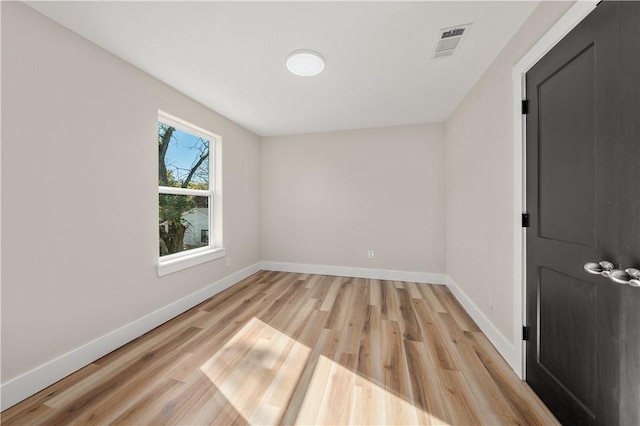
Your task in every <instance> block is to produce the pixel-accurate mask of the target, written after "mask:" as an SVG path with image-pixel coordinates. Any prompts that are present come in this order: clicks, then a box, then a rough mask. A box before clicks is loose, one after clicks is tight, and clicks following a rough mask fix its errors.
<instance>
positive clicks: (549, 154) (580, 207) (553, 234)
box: [538, 45, 596, 247]
mask: <svg viewBox="0 0 640 426" xmlns="http://www.w3.org/2000/svg"><path fill="white" fill-rule="evenodd" d="M595 92H596V91H595V48H594V46H593V45H590V46H588V47H587V48H586V49H585V50H583V51H582V52H580V53H579V54H578V55H577V56H575V57H573V58H570V60H569V61H568V62H567V63H566V64H562V65H561V66H560V68H559V70H558V71H556V72H555V73H554V74H552V75H551V76H549V77H548V78H547V79H546V80H545V81H543V82H541V83H540V84H539V85H538V105H539V107H538V111H539V114H538V117H539V124H538V128H539V136H538V138H539V140H538V150H539V155H540V156H541V157H543V158H544V159H545V161H544V162H540V166H539V173H538V180H539V188H540V189H539V194H540V197H539V203H540V204H539V207H538V212H539V225H540V236H541V237H543V238H549V239H553V240H560V241H566V242H570V243H574V244H582V245H586V246H589V247H595V185H594V184H595V172H596V170H595V140H594V136H595V132H594V129H593V127H592V126H593V124H594V118H595V110H594V106H595ZM567 164H571V167H567Z"/></svg>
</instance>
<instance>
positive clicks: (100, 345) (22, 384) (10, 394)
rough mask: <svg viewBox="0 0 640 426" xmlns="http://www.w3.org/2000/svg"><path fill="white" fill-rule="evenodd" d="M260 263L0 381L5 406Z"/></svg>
mask: <svg viewBox="0 0 640 426" xmlns="http://www.w3.org/2000/svg"><path fill="white" fill-rule="evenodd" d="M260 266H261V265H260V263H256V264H254V265H251V266H249V267H247V268H245V269H242V270H240V271H238V272H236V273H234V274H232V275H229V276H228V277H225V278H223V279H221V280H219V281H217V282H215V283H213V284H211V285H208V286H207V287H205V288H203V289H201V290H198V291H196V292H194V293H191V294H190V295H188V296H186V297H183V298H182V299H180V300H177V301H175V302H172V303H170V304H168V305H166V306H164V307H162V308H160V309H158V310H156V311H154V312H151V313H150V314H147V315H145V316H143V317H142V318H139V319H137V320H135V321H133V322H130V323H129V324H126V325H124V326H122V327H120V328H119V329H117V330H114V331H112V332H110V333H108V334H106V335H104V336H102V337H99V338H97V339H95V340H93V341H91V342H89V343H87V344H85V345H83V346H80V347H79V348H76V349H74V350H72V351H70V352H67V353H66V354H64V355H61V356H60V357H58V358H56V359H53V360H51V361H49V362H47V363H45V364H43V365H41V366H39V367H36V368H34V369H33V370H31V371H28V372H26V373H24V374H22V375H20V376H18V377H16V378H14V379H11V380H9V381H7V382H6V383H2V385H0V395H2V396H1V398H0V400H1V404H0V405H1V410H5V409H7V408H9V407H11V406H12V405H15V404H17V403H18V402H20V401H22V400H23V399H25V398H27V397H29V396H31V395H33V394H35V393H37V392H39V391H41V390H42V389H44V388H46V387H47V386H50V385H52V384H53V383H55V382H57V381H58V380H60V379H62V378H64V377H66V376H68V375H69V374H71V373H73V372H74V371H77V370H79V369H80V368H82V367H84V366H86V365H88V364H90V363H92V362H94V361H95V360H97V359H99V358H100V357H102V356H104V355H106V354H108V353H109V352H111V351H113V350H115V349H117V348H119V347H121V346H122V345H124V344H126V343H129V342H130V341H132V340H134V339H135V338H137V337H139V336H142V335H143V334H144V333H146V332H148V331H150V330H153V329H154V328H155V327H157V326H159V325H161V324H163V323H165V322H167V321H169V320H170V319H172V318H175V317H176V316H178V315H180V314H181V313H183V312H185V311H187V310H189V309H191V308H192V307H194V306H196V305H197V304H199V303H201V302H203V301H205V300H207V299H208V298H209V297H211V296H213V295H215V294H217V293H219V292H221V291H222V290H225V289H227V288H229V287H231V286H232V285H234V284H236V283H237V282H239V281H242V280H243V279H245V278H247V277H249V276H251V275H253V274H255V273H256V272H258V271H259V270H260V269H261V268H260Z"/></svg>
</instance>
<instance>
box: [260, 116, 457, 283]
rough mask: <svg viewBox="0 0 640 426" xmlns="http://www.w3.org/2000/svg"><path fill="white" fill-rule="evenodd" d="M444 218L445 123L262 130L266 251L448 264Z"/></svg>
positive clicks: (275, 255)
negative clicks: (274, 133) (277, 133)
mask: <svg viewBox="0 0 640 426" xmlns="http://www.w3.org/2000/svg"><path fill="white" fill-rule="evenodd" d="M444 223H445V220H444V125H443V124H442V123H437V124H424V125H414V126H399V127H385V128H376V129H365V130H353V131H338V132H328V133H314V134H307V135H296V136H281V137H268V138H264V139H263V142H262V259H263V260H266V261H275V262H289V263H302V264H319V265H332V266H346V267H360V268H375V269H390V270H400V271H415V272H429V273H444V271H445V250H444V246H445V234H444V231H445V229H444ZM371 249H373V250H374V252H375V259H374V260H368V259H367V251H368V250H371Z"/></svg>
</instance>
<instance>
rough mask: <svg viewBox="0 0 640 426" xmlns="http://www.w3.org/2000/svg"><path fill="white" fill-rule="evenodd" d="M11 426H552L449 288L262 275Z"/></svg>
mask: <svg viewBox="0 0 640 426" xmlns="http://www.w3.org/2000/svg"><path fill="white" fill-rule="evenodd" d="M1 420H2V424H6V425H14V424H20V425H23V424H47V425H59V424H71V423H74V424H118V425H140V424H189V425H196V424H212V423H213V424H244V423H250V424H261V425H270V424H278V423H284V424H292V423H297V424H334V425H337V424H340V425H342V424H451V425H453V424H460V425H471V424H474V425H475V424H486V425H497V424H545V425H546V424H557V421H556V420H555V418H554V417H553V416H552V415H551V414H550V413H549V412H548V410H547V409H546V407H545V406H544V405H543V404H542V403H541V402H540V401H539V399H538V398H537V397H536V396H535V394H534V393H533V392H532V391H531V389H530V388H529V387H528V386H527V385H526V384H525V383H523V382H521V381H520V380H519V379H518V378H517V376H516V375H515V373H514V372H513V371H512V370H510V368H509V367H508V365H507V364H506V362H505V361H504V360H503V359H502V358H501V357H500V355H499V354H498V353H497V352H496V350H495V349H494V348H493V346H492V345H491V344H490V343H489V341H488V340H487V338H486V337H485V336H484V335H483V334H482V333H481V332H480V331H479V329H478V327H477V326H476V324H475V323H474V322H473V321H472V320H471V318H470V317H469V316H468V315H467V314H466V313H465V312H464V310H463V309H462V307H461V306H460V305H459V304H458V302H457V301H456V300H455V298H454V297H453V296H452V294H451V293H450V292H449V290H448V289H447V288H446V287H444V286H437V285H427V284H416V283H411V282H399V281H378V280H369V279H358V278H345V277H331V276H323V275H305V274H293V273H284V272H267V271H262V272H259V273H257V274H255V275H253V276H251V277H249V278H247V279H246V280H244V281H242V282H240V283H238V284H236V285H235V286H233V287H231V288H230V289H228V290H226V291H224V292H222V293H220V294H219V295H216V296H214V297H213V298H211V299H209V300H207V301H205V302H203V303H201V304H200V305H198V306H196V307H195V308H193V309H191V310H190V311H188V312H185V313H184V314H182V315H180V316H179V317H177V318H175V319H173V320H171V321H169V322H167V323H165V324H163V325H162V326H160V327H158V328H156V329H155V330H153V331H151V332H149V333H147V334H145V335H144V336H142V337H140V338H138V339H136V340H135V341H133V342H131V343H130V344H128V345H126V346H123V347H122V348H120V349H118V350H117V351H114V352H112V353H111V354H109V355H107V356H105V357H103V358H101V359H99V360H97V361H96V362H94V363H93V364H90V365H88V366H86V367H85V368H83V369H82V370H80V371H78V372H76V373H74V374H72V375H70V376H68V377H67V378H65V379H63V380H61V381H60V382H58V383H56V384H54V385H52V386H50V387H49V388H47V389H45V390H43V391H41V392H40V393H38V394H36V395H34V396H32V397H31V398H29V399H27V400H25V401H23V402H21V403H20V404H18V405H16V406H14V407H12V408H9V409H8V410H6V411H5V412H3V413H2V418H1Z"/></svg>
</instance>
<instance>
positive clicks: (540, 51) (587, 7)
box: [512, 0, 598, 380]
mask: <svg viewBox="0 0 640 426" xmlns="http://www.w3.org/2000/svg"><path fill="white" fill-rule="evenodd" d="M597 4H598V1H597V0H583V1H576V3H575V4H574V5H573V6H572V7H571V9H569V10H568V11H567V12H566V13H565V14H564V15H563V16H562V17H561V18H560V19H559V20H558V22H556V23H555V25H554V26H553V27H551V29H550V30H549V31H548V32H547V33H546V34H545V35H544V36H543V37H542V38H541V39H540V40H539V41H538V42H537V43H536V44H535V45H534V46H533V47H532V48H531V49H530V50H529V51H528V52H527V53H526V54H525V55H524V56H523V57H522V58H521V59H520V61H518V63H517V64H516V65H515V66H514V67H513V72H512V78H513V140H514V149H513V178H514V184H513V200H514V209H513V211H514V213H515V214H514V215H513V252H514V260H513V285H514V288H513V326H514V329H513V336H514V350H515V352H516V353H515V356H516V359H520V365H519V366H518V367H519V368H517V369H516V373H517V374H518V376H520V378H521V379H523V380H524V379H526V377H525V373H526V369H525V355H526V354H525V343H524V342H523V341H522V340H521V338H520V337H521V335H522V325H523V324H526V309H525V308H526V299H525V296H526V291H525V289H526V280H525V272H526V240H525V232H524V230H523V228H522V222H521V220H522V219H521V213H524V212H526V209H527V206H526V193H525V185H526V180H525V177H526V176H525V173H526V170H525V160H526V158H525V151H524V146H525V131H526V119H525V116H524V115H522V114H521V105H522V100H523V99H525V96H526V93H525V74H526V72H527V71H529V69H531V67H533V66H534V65H535V64H536V63H537V62H538V61H539V60H540V58H542V57H543V56H544V55H545V54H546V53H547V52H548V51H549V50H551V49H552V48H553V46H555V45H556V44H557V43H558V42H559V41H560V40H562V38H563V37H564V36H565V35H567V34H568V33H569V32H570V31H571V30H572V29H573V28H574V27H575V26H576V25H578V23H580V21H582V20H583V19H584V18H585V17H586V16H587V15H588V14H589V13H590V12H591V11H592V10H593V9H595V7H596V6H597Z"/></svg>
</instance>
